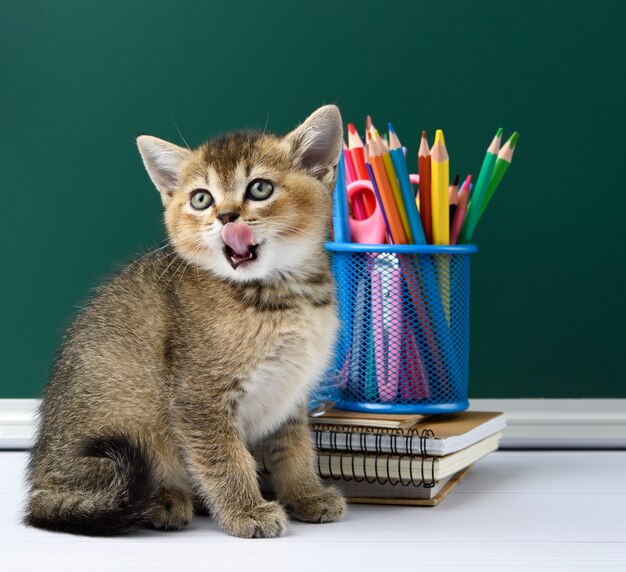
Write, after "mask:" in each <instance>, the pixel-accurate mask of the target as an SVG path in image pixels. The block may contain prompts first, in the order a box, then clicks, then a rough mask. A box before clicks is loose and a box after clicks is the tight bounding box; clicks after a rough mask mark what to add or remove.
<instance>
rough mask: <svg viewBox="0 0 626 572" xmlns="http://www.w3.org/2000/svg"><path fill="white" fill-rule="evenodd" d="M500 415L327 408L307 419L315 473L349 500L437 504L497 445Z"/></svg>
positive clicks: (501, 426)
mask: <svg viewBox="0 0 626 572" xmlns="http://www.w3.org/2000/svg"><path fill="white" fill-rule="evenodd" d="M505 427H506V419H505V417H504V415H503V414H502V413H498V412H479V411H465V412H462V413H452V414H446V415H432V416H424V415H390V414H370V413H355V412H350V411H339V410H335V409H331V410H328V411H326V412H324V413H322V414H321V415H319V416H317V417H314V418H311V431H312V433H313V437H314V439H315V445H316V448H317V452H318V458H317V469H318V472H319V474H320V476H321V477H322V478H323V479H324V480H326V481H328V482H329V483H332V484H334V485H335V486H337V487H338V488H339V489H341V490H342V491H343V493H344V494H345V495H346V497H348V499H349V500H350V501H351V502H354V503H368V504H401V505H424V506H435V505H437V504H438V503H439V502H440V501H441V500H442V499H443V498H444V497H445V496H446V495H447V494H448V493H449V492H450V491H451V490H452V489H453V488H454V487H455V486H456V485H457V484H458V483H459V482H460V480H461V479H462V478H463V477H464V476H465V475H466V474H467V472H468V471H469V469H470V468H471V466H472V465H473V464H474V463H475V462H476V461H478V460H479V459H481V458H483V457H484V456H485V455H487V454H488V453H490V452H492V451H495V450H496V449H497V448H498V444H499V442H500V438H501V436H502V432H503V430H504V428H505Z"/></svg>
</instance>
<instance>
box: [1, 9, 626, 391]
mask: <svg viewBox="0 0 626 572" xmlns="http://www.w3.org/2000/svg"><path fill="white" fill-rule="evenodd" d="M0 5H1V12H2V16H1V17H0V167H1V170H0V185H1V203H0V217H1V220H0V237H1V247H2V250H1V252H2V262H1V264H0V269H1V272H2V276H1V278H0V299H1V301H2V320H1V336H2V339H1V341H0V352H1V359H0V367H1V371H0V397H34V396H37V395H39V394H40V392H41V389H42V387H43V385H44V383H45V379H46V376H47V372H48V371H49V368H50V366H51V363H52V360H53V356H54V352H55V348H56V346H57V345H58V343H59V340H60V338H61V335H62V333H63V330H64V328H65V327H66V326H67V325H68V323H69V320H70V319H71V316H72V314H73V312H74V311H75V310H76V308H77V307H79V306H80V304H81V302H82V301H83V300H84V299H85V298H86V297H87V296H88V295H89V292H90V289H91V288H93V287H94V286H95V285H96V284H98V283H99V281H101V280H102V279H103V278H104V277H105V276H106V275H107V274H108V273H110V272H112V271H113V270H114V269H116V268H117V267H118V266H119V264H121V263H122V262H123V261H125V260H128V259H129V258H131V257H132V256H134V255H135V254H136V253H138V252H140V251H141V250H142V249H144V248H148V247H150V246H151V245H155V244H156V243H157V242H158V241H160V240H161V239H162V238H163V236H164V235H163V230H162V225H161V219H160V217H161V207H160V200H159V197H158V196H157V193H156V191H155V190H154V189H153V188H152V186H151V183H150V181H149V179H148V177H147V175H146V174H145V172H144V170H143V167H142V165H141V162H140V159H139V156H138V154H137V152H136V149H135V145H134V137H135V136H136V135H138V134H140V133H151V134H154V135H157V136H160V137H163V138H166V139H169V140H172V141H174V142H177V143H179V144H182V138H181V135H179V133H178V130H177V127H176V126H178V129H180V132H181V133H182V135H183V136H184V137H185V139H186V140H187V141H188V142H189V144H190V145H197V144H199V143H200V142H202V141H203V139H205V138H208V137H211V136H213V135H215V134H217V133H220V132H222V131H226V130H231V129H236V128H243V127H257V128H261V129H262V128H264V127H265V126H266V125H267V128H268V129H269V130H272V131H276V132H286V131H288V130H289V129H291V128H292V127H293V126H295V124H297V123H298V122H299V121H301V120H303V119H304V118H305V117H306V116H307V115H308V114H309V113H310V112H311V111H313V110H314V109H315V108H316V107H317V106H319V105H321V104H323V103H331V102H334V103H337V104H339V105H340V106H341V108H342V110H343V113H344V117H345V119H346V120H347V121H355V122H357V124H359V125H362V122H363V120H364V117H365V114H366V113H371V114H372V115H373V117H374V119H375V121H376V122H377V124H379V125H380V126H384V125H385V123H386V122H387V121H388V120H393V122H394V124H395V126H396V129H397V131H398V132H399V134H400V135H401V137H402V139H403V141H404V142H405V143H406V144H408V145H409V147H410V151H409V152H410V157H412V158H414V157H415V153H416V148H417V143H418V135H419V132H420V130H421V129H428V130H429V132H430V133H431V134H432V133H434V129H436V128H443V129H444V130H445V132H446V142H447V144H448V149H449V151H450V154H451V168H452V171H453V172H457V171H458V172H460V173H467V172H473V173H476V172H477V170H478V168H479V166H480V164H481V161H482V157H483V154H484V150H485V148H486V146H487V144H488V143H489V141H490V139H491V137H492V135H493V132H494V130H495V129H496V128H497V127H499V126H502V127H504V128H505V133H506V134H510V133H511V132H512V131H513V130H514V129H516V130H518V131H519V132H520V133H521V138H520V143H519V146H518V150H517V153H516V156H515V159H514V163H513V166H512V168H511V169H510V171H509V173H508V175H507V177H506V179H505V183H504V184H503V186H502V187H501V188H500V190H499V192H498V194H497V195H496V197H495V199H494V200H493V202H492V203H491V205H490V209H489V211H488V214H487V215H486V216H485V218H484V219H483V221H481V224H480V226H479V230H478V231H477V233H476V235H475V238H476V242H477V244H478V245H479V247H480V252H479V253H478V254H477V255H476V256H475V257H474V259H473V268H472V272H473V278H472V360H471V383H470V388H471V390H470V394H471V396H473V397H626V383H625V380H626V375H625V373H624V363H625V361H624V356H625V355H626V352H625V350H624V345H625V342H626V335H625V334H624V323H625V321H626V302H625V297H626V296H625V293H626V288H625V286H624V283H625V281H626V238H625V236H626V230H625V227H626V225H625V223H626V216H625V213H626V190H625V189H624V188H623V183H622V180H623V178H624V175H625V174H624V170H623V169H622V166H623V164H624V150H625V149H624V147H625V146H624V129H625V127H626V122H625V119H624V105H625V103H626V97H625V96H626V90H625V81H626V80H625V77H626V74H624V72H623V60H622V57H621V56H619V54H620V53H622V54H623V53H626V45H625V44H626V42H625V40H624V37H625V34H624V22H625V21H626V3H623V2H617V1H613V2H611V1H606V0H600V1H597V2H594V3H591V4H590V3H589V2H583V1H579V0H550V1H545V0H542V1H540V0H523V1H522V0H518V1H511V0H481V1H480V2H467V1H466V0H440V1H438V2H431V1H429V2H425V1H398V0H396V1H395V2H379V1H370V0H361V1H360V2H358V3H357V2H339V1H338V0H333V1H328V0H319V1H316V2H291V3H287V2H275V1H270V0H266V1H264V2H260V1H259V2H252V1H250V2H241V1H238V0H228V1H216V0H212V1H211V2H204V1H189V0H178V1H177V2H173V1H171V0H170V1H162V0H133V1H132V2H128V1H123V2H122V1H107V2H95V1H90V2H85V1H82V0H76V1H69V0H56V1H55V2H49V1H46V0H24V1H20V2H18V1H8V0H2V2H1V4H0ZM175 125H176V126H175Z"/></svg>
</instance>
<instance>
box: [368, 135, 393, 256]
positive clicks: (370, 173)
mask: <svg viewBox="0 0 626 572" xmlns="http://www.w3.org/2000/svg"><path fill="white" fill-rule="evenodd" d="M363 159H364V161H365V169H366V170H367V175H368V177H369V180H370V181H371V183H372V188H373V189H374V194H375V195H376V200H377V201H378V206H379V207H380V212H381V213H382V215H383V220H384V221H385V227H386V228H387V240H388V241H389V244H394V242H393V237H392V236H391V227H390V226H389V220H388V219H387V213H386V212H385V207H384V204H383V200H382V197H381V196H380V190H379V189H378V183H377V182H376V177H375V176H374V169H372V165H371V163H370V159H369V153H368V146H367V145H365V146H364V147H363Z"/></svg>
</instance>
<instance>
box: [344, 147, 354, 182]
mask: <svg viewBox="0 0 626 572" xmlns="http://www.w3.org/2000/svg"><path fill="white" fill-rule="evenodd" d="M343 160H344V163H345V164H346V185H349V184H350V183H351V182H352V181H356V179H357V176H356V171H355V170H354V163H353V162H352V155H350V153H349V152H348V146H347V145H346V144H345V143H344V144H343Z"/></svg>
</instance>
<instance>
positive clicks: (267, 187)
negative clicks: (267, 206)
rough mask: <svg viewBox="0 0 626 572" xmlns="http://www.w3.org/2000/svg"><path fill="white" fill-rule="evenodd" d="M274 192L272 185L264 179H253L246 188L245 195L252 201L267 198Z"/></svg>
mask: <svg viewBox="0 0 626 572" xmlns="http://www.w3.org/2000/svg"><path fill="white" fill-rule="evenodd" d="M273 192H274V185H272V183H270V182H269V181H266V180H265V179H254V181H252V182H251V183H250V184H249V185H248V189H247V190H246V196H247V197H248V198H249V199H252V200H253V201H264V200H265V199H269V198H270V196H271V195H272V193H273Z"/></svg>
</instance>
